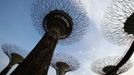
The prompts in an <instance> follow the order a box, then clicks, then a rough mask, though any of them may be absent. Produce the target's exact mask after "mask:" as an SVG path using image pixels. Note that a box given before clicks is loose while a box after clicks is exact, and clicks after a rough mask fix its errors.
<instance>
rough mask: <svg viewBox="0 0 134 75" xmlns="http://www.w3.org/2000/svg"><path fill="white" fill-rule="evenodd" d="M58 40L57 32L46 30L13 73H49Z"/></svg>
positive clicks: (36, 74)
mask: <svg viewBox="0 0 134 75" xmlns="http://www.w3.org/2000/svg"><path fill="white" fill-rule="evenodd" d="M57 42H58V36H57V33H56V32H53V31H50V32H46V34H45V35H44V36H43V38H42V39H41V40H40V41H39V43H38V44H37V45H36V47H35V48H34V49H33V50H32V52H31V53H30V54H29V55H28V56H27V58H26V59H25V60H24V61H23V62H22V63H21V64H20V65H19V66H18V67H17V68H16V69H15V71H14V72H13V73H12V74H11V75H47V72H48V68H49V65H50V62H51V59H52V56H53V52H54V49H55V46H56V44H57ZM31 61H32V62H31Z"/></svg>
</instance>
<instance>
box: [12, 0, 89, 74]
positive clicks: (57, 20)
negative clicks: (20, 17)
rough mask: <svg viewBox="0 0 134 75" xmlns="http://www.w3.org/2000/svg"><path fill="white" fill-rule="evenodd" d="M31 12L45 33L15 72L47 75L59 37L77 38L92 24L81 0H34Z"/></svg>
mask: <svg viewBox="0 0 134 75" xmlns="http://www.w3.org/2000/svg"><path fill="white" fill-rule="evenodd" d="M31 16H32V20H33V25H34V26H35V27H36V28H37V29H38V30H39V32H41V33H42V34H43V37H42V39H41V40H40V41H39V42H38V44H37V45H36V46H35V48H34V49H33V50H32V51H31V52H30V54H29V55H28V56H27V58H26V59H25V60H24V61H23V62H22V63H21V64H20V65H19V66H18V67H17V68H16V70H15V71H14V72H13V73H12V75H22V74H23V75H47V72H48V69H49V66H50V63H51V59H52V56H53V52H54V49H55V47H56V44H57V43H58V40H60V41H63V42H64V43H72V42H74V41H78V40H80V39H81V37H82V35H83V34H84V33H85V29H86V27H87V26H88V25H89V17H88V16H87V11H86V10H85V8H84V6H83V4H82V3H81V1H80V0H34V2H33V4H32V14H31Z"/></svg>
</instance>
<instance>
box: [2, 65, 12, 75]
mask: <svg viewBox="0 0 134 75" xmlns="http://www.w3.org/2000/svg"><path fill="white" fill-rule="evenodd" d="M10 69H11V66H9V65H8V66H6V67H5V68H4V69H3V70H2V71H1V72H0V75H6V74H7V73H8V72H9V70H10Z"/></svg>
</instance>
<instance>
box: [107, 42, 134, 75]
mask: <svg viewBox="0 0 134 75" xmlns="http://www.w3.org/2000/svg"><path fill="white" fill-rule="evenodd" d="M133 52H134V42H133V43H132V45H131V47H130V48H129V50H128V51H127V53H126V54H125V56H124V57H123V58H122V60H121V61H120V62H119V63H118V64H117V65H116V66H115V69H114V70H112V71H111V72H109V73H108V74H106V75H109V74H111V73H112V72H117V71H118V70H119V68H120V67H122V66H123V65H124V64H125V63H126V62H127V61H128V60H129V59H130V58H131V56H132V55H133Z"/></svg>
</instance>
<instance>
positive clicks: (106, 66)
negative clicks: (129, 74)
mask: <svg viewBox="0 0 134 75" xmlns="http://www.w3.org/2000/svg"><path fill="white" fill-rule="evenodd" d="M120 60H121V57H119V56H107V57H105V58H101V59H98V60H96V61H94V62H93V64H92V66H91V70H92V71H93V72H95V73H97V74H99V75H105V74H107V73H109V72H110V71H112V70H113V69H114V68H115V66H116V65H117V64H118V63H119V61H120ZM132 66H133V63H132V62H131V61H130V60H129V61H128V62H127V63H126V64H124V65H123V66H122V67H120V69H119V70H118V71H117V72H116V71H115V72H112V73H111V74H109V75H119V74H122V73H124V72H126V71H128V70H129V69H130V68H131V67H132Z"/></svg>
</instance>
